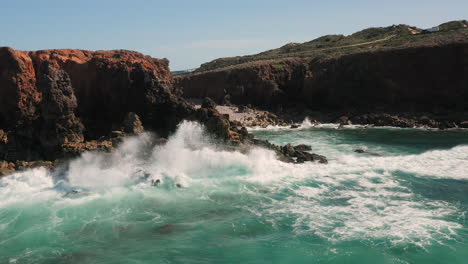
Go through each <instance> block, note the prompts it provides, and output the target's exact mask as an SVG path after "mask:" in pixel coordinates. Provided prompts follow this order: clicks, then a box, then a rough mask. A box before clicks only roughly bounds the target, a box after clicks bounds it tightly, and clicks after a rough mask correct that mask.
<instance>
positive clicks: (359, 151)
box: [354, 149, 382, 157]
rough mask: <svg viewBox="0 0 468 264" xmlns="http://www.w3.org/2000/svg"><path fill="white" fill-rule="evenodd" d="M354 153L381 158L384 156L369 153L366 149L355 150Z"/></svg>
mask: <svg viewBox="0 0 468 264" xmlns="http://www.w3.org/2000/svg"><path fill="white" fill-rule="evenodd" d="M354 152H356V153H359V154H369V155H372V156H377V157H380V156H382V155H380V154H378V153H375V152H369V151H367V150H364V149H355V150H354Z"/></svg>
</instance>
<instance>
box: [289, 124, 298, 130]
mask: <svg viewBox="0 0 468 264" xmlns="http://www.w3.org/2000/svg"><path fill="white" fill-rule="evenodd" d="M299 127H300V125H297V124H294V125H291V126H290V127H289V128H292V129H295V128H299Z"/></svg>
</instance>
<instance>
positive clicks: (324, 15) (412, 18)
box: [0, 0, 468, 70]
mask: <svg viewBox="0 0 468 264" xmlns="http://www.w3.org/2000/svg"><path fill="white" fill-rule="evenodd" d="M0 1H1V2H0V46H10V47H12V48H14V49H19V50H38V49H52V48H78V49H89V50H107V49H129V50H136V51H140V52H142V53H144V54H147V55H151V56H153V57H159V58H162V57H165V58H168V59H169V60H170V61H171V69H172V70H180V69H188V68H194V67H198V66H199V65H200V64H201V63H203V62H207V61H210V60H212V59H215V58H219V57H226V56H236V55H247V54H254V53H257V52H261V51H264V50H267V49H272V48H277V47H279V46H282V45H284V44H286V43H289V42H304V41H308V40H312V39H314V38H317V37H320V36H322V35H326V34H351V33H353V32H355V31H358V30H361V29H364V28H368V27H371V26H388V25H392V24H410V25H414V26H418V27H422V28H427V27H432V26H435V25H438V24H441V23H443V22H446V21H450V20H459V19H468V17H467V16H468V1H466V0H444V1H440V0H438V1H435V0H426V1H418V0H410V1H408V0H405V1H402V0H392V1H389V0H385V1H383V0H357V1H351V0H346V1H345V0H327V1H324V0H322V1H316V0H308V1H307V0H304V1H303V0H281V1H278V0H268V1H266V0H250V1H247V0H232V1H223V0H217V1H215V0H192V1H188V0H187V1H186V0H179V1H170V0H166V1H159V0H154V1H150V0H147V1H144V0H127V1H123V0H112V1H109V0H94V1H90V0H80V1H68V0H41V1H39V0H0Z"/></svg>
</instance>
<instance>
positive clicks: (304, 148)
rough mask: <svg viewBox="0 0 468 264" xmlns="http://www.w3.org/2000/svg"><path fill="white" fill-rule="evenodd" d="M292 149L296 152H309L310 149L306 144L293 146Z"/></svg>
mask: <svg viewBox="0 0 468 264" xmlns="http://www.w3.org/2000/svg"><path fill="white" fill-rule="evenodd" d="M294 149H296V150H298V151H311V150H312V147H311V146H309V145H306V144H300V145H297V146H294Z"/></svg>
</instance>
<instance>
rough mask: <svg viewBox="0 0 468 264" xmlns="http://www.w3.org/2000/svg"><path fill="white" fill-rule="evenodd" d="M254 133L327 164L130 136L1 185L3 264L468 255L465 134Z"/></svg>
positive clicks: (186, 138) (204, 140) (184, 127)
mask: <svg viewBox="0 0 468 264" xmlns="http://www.w3.org/2000/svg"><path fill="white" fill-rule="evenodd" d="M253 132H254V133H255V134H256V136H257V137H259V138H264V139H268V140H271V141H272V142H274V143H277V144H285V143H293V144H300V143H306V144H310V145H312V147H313V152H315V153H318V154H323V155H326V156H327V157H328V159H329V164H326V165H324V164H314V163H306V164H302V165H292V164H286V163H282V162H279V161H277V160H276V159H275V157H274V153H272V152H270V151H266V150H263V149H254V150H252V151H250V152H249V153H240V152H229V151H225V150H223V147H222V146H219V145H217V144H216V143H215V142H212V141H210V140H209V139H208V137H206V136H205V135H204V133H203V129H202V128H201V127H200V126H199V125H197V124H195V123H190V122H184V123H182V124H181V125H180V128H179V130H178V131H177V133H176V134H175V135H174V136H173V137H172V138H170V140H169V142H168V143H167V144H166V145H165V146H163V147H158V146H156V147H152V144H151V142H152V136H151V135H149V134H144V135H142V136H139V137H135V138H130V139H128V140H126V141H125V142H124V143H123V144H122V146H121V147H120V148H119V149H118V150H117V151H116V152H114V153H112V154H98V153H87V154H84V155H83V156H82V157H81V158H79V159H76V160H74V161H72V162H71V163H70V164H69V166H66V167H63V168H61V169H59V170H57V171H55V172H49V171H47V170H45V169H35V170H30V171H26V172H22V173H17V174H15V175H11V176H8V177H5V178H2V179H0V263H28V264H29V263H349V264H351V263H468V219H467V215H466V214H467V211H468V145H467V144H468V132H466V131H465V132H463V131H425V130H411V129H383V128H373V129H366V130H364V129H355V128H352V129H342V130H338V129H334V128H330V127H328V128H327V127H322V128H312V127H309V128H305V129H299V130H287V129H270V130H257V131H253ZM357 148H362V149H366V150H367V151H368V152H369V153H371V154H358V153H355V152H354V150H355V149H357ZM377 155H378V156H377ZM152 179H160V180H161V181H162V183H161V185H160V186H159V187H152V186H150V184H149V183H150V182H151V180H152ZM176 184H180V185H181V186H182V188H178V187H177V186H176ZM71 190H77V191H79V192H78V193H73V192H70V191H71Z"/></svg>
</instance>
